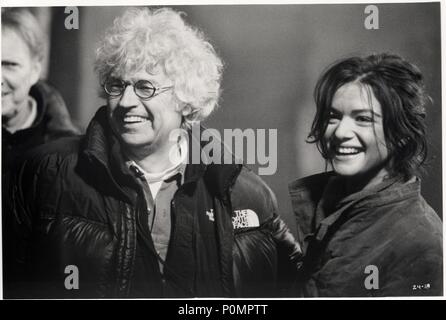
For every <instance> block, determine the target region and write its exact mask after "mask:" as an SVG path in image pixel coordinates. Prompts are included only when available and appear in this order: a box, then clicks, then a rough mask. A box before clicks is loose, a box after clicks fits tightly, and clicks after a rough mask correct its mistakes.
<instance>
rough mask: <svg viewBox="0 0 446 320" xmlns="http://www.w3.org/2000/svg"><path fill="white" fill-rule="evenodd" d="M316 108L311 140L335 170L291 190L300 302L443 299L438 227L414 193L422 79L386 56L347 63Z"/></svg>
mask: <svg viewBox="0 0 446 320" xmlns="http://www.w3.org/2000/svg"><path fill="white" fill-rule="evenodd" d="M315 100H316V107H317V111H316V116H315V119H314V121H313V126H312V130H311V132H310V135H309V142H312V143H317V146H318V148H319V151H320V152H321V154H322V156H323V157H324V158H325V159H326V161H327V164H328V165H330V166H331V167H332V168H333V171H332V172H327V173H322V174H318V175H314V176H310V177H306V178H304V179H301V180H297V181H295V182H293V183H291V185H290V192H291V197H292V202H293V207H294V213H295V215H296V219H297V223H298V226H299V227H300V229H301V230H300V231H301V233H302V234H301V236H302V239H305V241H306V244H305V245H304V248H306V252H305V260H304V267H303V269H302V273H301V281H302V285H303V288H304V295H306V296H343V297H349V296H411V295H429V296H432V295H441V294H442V284H443V281H442V268H443V267H442V260H443V259H442V225H441V220H440V219H439V217H438V215H437V214H436V213H435V211H434V210H433V209H432V208H431V207H430V206H429V205H428V204H427V203H426V201H425V200H424V199H423V197H422V196H421V195H420V178H419V172H420V169H421V168H420V167H421V165H422V164H423V162H424V160H425V158H426V151H427V150H426V139H425V124H424V118H425V106H426V104H427V102H428V101H429V100H430V99H429V97H428V95H427V94H426V92H425V90H424V84H423V77H422V74H421V72H420V71H419V70H418V68H417V67H416V66H414V65H413V64H411V63H409V62H407V61H405V60H403V59H402V58H401V57H399V56H396V55H391V54H378V55H371V56H368V57H365V58H359V57H354V58H349V59H346V60H343V61H341V62H338V63H336V64H334V65H333V66H331V67H330V68H329V69H328V70H327V71H326V72H325V73H324V74H323V75H322V77H321V78H320V79H319V81H318V83H317V85H316V89H315ZM367 270H376V274H374V275H373V279H374V281H373V283H372V284H370V283H368V282H367V281H368V280H367V279H368V278H367V274H365V272H366V273H367V272H368V271H367ZM366 280H367V281H366ZM420 287H422V288H423V289H422V290H417V289H418V288H420ZM414 288H415V289H414Z"/></svg>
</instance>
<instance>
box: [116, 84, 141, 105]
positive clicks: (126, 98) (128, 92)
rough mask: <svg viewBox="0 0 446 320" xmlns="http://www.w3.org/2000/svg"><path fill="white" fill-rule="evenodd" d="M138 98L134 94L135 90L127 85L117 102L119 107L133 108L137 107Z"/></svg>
mask: <svg viewBox="0 0 446 320" xmlns="http://www.w3.org/2000/svg"><path fill="white" fill-rule="evenodd" d="M138 103H139V98H138V96H137V95H136V93H135V90H134V88H133V86H132V85H128V86H127V87H126V88H125V89H124V92H123V93H122V96H121V99H120V100H119V105H120V106H121V107H127V108H129V107H134V106H136V105H138Z"/></svg>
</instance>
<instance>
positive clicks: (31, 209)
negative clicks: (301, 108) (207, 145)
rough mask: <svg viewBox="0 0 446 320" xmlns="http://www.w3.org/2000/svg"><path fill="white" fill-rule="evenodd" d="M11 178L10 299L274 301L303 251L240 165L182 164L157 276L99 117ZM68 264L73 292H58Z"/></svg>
mask: <svg viewBox="0 0 446 320" xmlns="http://www.w3.org/2000/svg"><path fill="white" fill-rule="evenodd" d="M15 172H16V174H15V184H14V188H13V189H12V193H11V200H12V205H13V207H12V210H11V212H12V213H13V214H12V215H10V216H9V217H8V218H7V220H8V224H9V227H8V230H9V231H10V237H8V238H7V239H6V242H7V245H8V247H10V248H11V247H12V250H11V251H10V252H9V255H8V256H6V257H5V258H6V260H7V262H8V264H9V266H10V267H9V269H8V271H9V274H7V277H6V279H5V282H6V284H7V288H8V290H9V291H6V292H5V297H6V298H8V297H24V296H28V297H29V296H33V297H36V296H37V297H38V296H40V297H66V298H76V297H195V296H198V297H200V296H204V297H212V296H232V297H235V296H252V297H255V296H276V295H281V294H283V292H282V291H280V288H283V287H285V286H286V285H290V284H291V281H292V280H293V279H294V277H295V274H296V265H297V260H298V258H299V257H300V247H299V245H298V244H297V243H296V241H295V240H294V237H293V236H292V234H291V233H290V231H289V229H288V228H287V227H286V226H285V224H284V223H283V221H282V220H281V219H280V218H279V217H278V215H277V205H276V200H275V198H274V195H273V193H272V192H271V190H270V189H269V188H268V187H267V185H266V184H265V183H264V182H263V181H262V180H261V179H260V178H259V177H258V176H257V175H255V174H254V173H252V172H251V171H249V170H247V169H246V168H245V167H243V166H242V165H236V164H234V165H217V164H210V165H205V164H188V165H187V167H186V171H185V177H184V183H183V184H182V185H181V186H180V187H179V189H178V190H177V192H176V194H175V196H174V199H173V200H172V202H171V207H172V221H173V230H172V237H171V240H170V244H169V251H168V254H167V259H166V263H165V265H164V271H165V272H164V274H161V273H160V270H159V267H158V261H157V258H156V257H157V255H156V254H155V249H154V246H153V243H152V240H151V237H150V233H147V232H146V228H144V224H143V223H142V221H144V216H145V212H147V211H146V208H145V206H146V202H145V201H144V195H143V191H142V189H141V187H140V186H139V185H138V184H136V183H135V180H134V178H133V176H132V175H131V173H130V172H129V171H128V169H127V167H126V166H125V165H124V161H123V159H122V156H121V152H120V150H119V143H117V140H116V138H115V137H114V136H113V135H112V133H111V131H110V129H109V127H108V123H107V120H106V110H105V108H101V109H99V111H98V112H97V114H96V115H95V117H94V118H93V120H92V122H91V123H90V125H89V128H88V129H87V133H86V135H85V136H84V137H82V138H68V139H61V140H59V141H57V142H55V143H50V144H47V145H45V146H42V147H40V148H37V149H36V150H34V151H33V152H32V153H31V154H29V155H27V158H26V160H25V161H24V162H23V164H21V165H20V167H19V168H18V170H16V171H15ZM256 218H257V219H258V226H257V225H256V223H255V222H256ZM253 221H254V222H253ZM11 233H12V235H11ZM70 265H73V266H75V267H76V268H77V269H78V271H79V289H71V290H70V289H66V287H65V282H66V281H68V282H69V281H71V280H72V278H70V277H71V276H72V272H71V271H70V270H71V269H70V268H72V267H69V268H68V269H66V267H67V266H70ZM70 279H71V280H70ZM69 287H70V286H69Z"/></svg>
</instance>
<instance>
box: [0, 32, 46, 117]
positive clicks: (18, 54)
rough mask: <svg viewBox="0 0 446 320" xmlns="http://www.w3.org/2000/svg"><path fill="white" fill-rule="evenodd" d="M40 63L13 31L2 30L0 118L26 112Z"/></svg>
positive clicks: (38, 74)
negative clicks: (0, 110) (0, 107)
mask: <svg viewBox="0 0 446 320" xmlns="http://www.w3.org/2000/svg"><path fill="white" fill-rule="evenodd" d="M39 76H40V63H39V62H38V61H37V59H34V58H33V57H32V56H31V52H30V50H29V48H28V46H27V44H26V43H25V41H24V40H23V39H22V37H20V36H19V35H18V34H17V33H16V32H15V31H13V30H10V29H7V28H2V116H3V117H6V118H9V119H10V118H13V117H15V116H17V115H18V114H20V113H21V112H26V111H27V110H28V108H26V106H27V103H28V96H29V90H30V89H31V87H32V86H33V85H34V84H35V83H36V82H37V81H38V80H39Z"/></svg>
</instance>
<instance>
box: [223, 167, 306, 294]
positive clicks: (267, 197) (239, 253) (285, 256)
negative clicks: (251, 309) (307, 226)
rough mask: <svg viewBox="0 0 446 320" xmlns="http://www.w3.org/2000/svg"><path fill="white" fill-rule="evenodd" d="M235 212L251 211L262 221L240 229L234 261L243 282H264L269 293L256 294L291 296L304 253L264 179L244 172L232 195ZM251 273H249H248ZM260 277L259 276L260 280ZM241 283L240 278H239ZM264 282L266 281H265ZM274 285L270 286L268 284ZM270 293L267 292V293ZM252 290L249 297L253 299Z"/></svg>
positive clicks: (237, 230) (236, 231) (259, 289)
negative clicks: (257, 224) (282, 216)
mask: <svg viewBox="0 0 446 320" xmlns="http://www.w3.org/2000/svg"><path fill="white" fill-rule="evenodd" d="M232 196H233V197H232V204H233V209H234V210H238V209H241V208H249V209H251V210H250V211H252V212H255V213H256V216H257V217H258V222H259V227H257V228H247V229H246V230H244V229H243V228H242V229H236V230H235V233H236V248H237V250H236V251H235V255H234V259H235V261H236V265H238V266H239V268H237V269H236V270H237V271H238V272H236V275H237V274H238V275H239V277H238V278H239V281H236V282H239V283H241V282H245V283H246V281H244V280H246V279H248V278H251V279H255V281H254V280H253V281H251V282H259V281H260V282H263V284H264V287H265V288H269V291H267V292H264V293H262V292H260V291H261V288H260V285H257V287H256V285H255V284H253V285H249V287H253V288H256V291H255V292H254V294H258V295H263V294H265V295H267V296H279V297H283V296H290V295H294V296H295V295H296V294H295V293H291V289H293V290H294V289H295V288H294V286H295V281H296V278H297V275H298V270H299V267H300V264H301V257H302V251H301V247H300V244H299V243H298V241H296V239H295V238H294V236H293V234H292V232H291V231H290V229H289V227H288V226H287V225H286V224H285V222H284V221H283V220H282V219H281V218H280V216H279V214H278V206H277V201H276V198H275V195H274V193H273V192H272V190H271V189H270V188H269V187H268V186H267V185H266V183H265V182H263V180H262V179H260V177H258V176H257V175H255V174H253V173H252V172H251V171H245V172H243V171H242V174H241V175H240V176H239V178H238V181H237V183H236V185H235V187H234V189H233V192H232ZM246 270H248V271H246ZM256 275H257V276H256ZM236 279H237V277H236ZM262 279H263V281H262ZM269 281H272V282H273V283H270V284H269V285H268V283H267V282H269ZM265 290H266V289H265ZM252 294H253V290H250V291H249V292H248V294H244V296H246V295H252Z"/></svg>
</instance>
